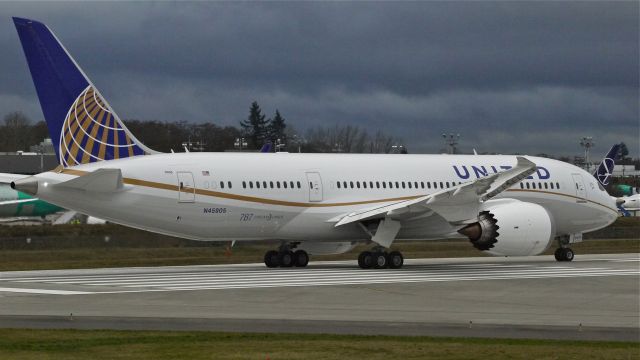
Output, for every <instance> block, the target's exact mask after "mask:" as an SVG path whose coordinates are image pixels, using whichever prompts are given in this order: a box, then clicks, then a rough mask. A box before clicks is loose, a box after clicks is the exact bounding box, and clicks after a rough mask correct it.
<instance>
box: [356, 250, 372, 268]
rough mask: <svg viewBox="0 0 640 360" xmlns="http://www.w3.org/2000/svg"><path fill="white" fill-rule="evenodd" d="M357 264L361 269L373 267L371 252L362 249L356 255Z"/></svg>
mask: <svg viewBox="0 0 640 360" xmlns="http://www.w3.org/2000/svg"><path fill="white" fill-rule="evenodd" d="M358 266H360V268H361V269H371V268H372V267H373V254H372V253H371V251H363V252H361V253H360V255H359V256H358Z"/></svg>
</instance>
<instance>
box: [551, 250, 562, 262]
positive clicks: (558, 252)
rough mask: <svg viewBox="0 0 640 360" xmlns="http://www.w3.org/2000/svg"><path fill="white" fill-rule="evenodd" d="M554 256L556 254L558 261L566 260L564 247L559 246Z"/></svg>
mask: <svg viewBox="0 0 640 360" xmlns="http://www.w3.org/2000/svg"><path fill="white" fill-rule="evenodd" d="M553 256H555V258H556V261H564V249H563V248H557V249H556V252H554V253H553Z"/></svg>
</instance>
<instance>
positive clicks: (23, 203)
mask: <svg viewBox="0 0 640 360" xmlns="http://www.w3.org/2000/svg"><path fill="white" fill-rule="evenodd" d="M0 176H2V174H0ZM60 211H65V210H64V209H63V208H61V207H59V206H56V205H53V204H49V203H48V202H46V201H42V200H40V199H37V198H34V197H31V196H29V195H27V194H25V193H22V192H20V191H16V190H13V189H11V187H10V186H9V184H7V183H4V184H0V219H3V220H5V219H18V220H25V219H27V218H42V217H44V216H47V215H51V214H55V213H57V212H60ZM0 222H1V221H0Z"/></svg>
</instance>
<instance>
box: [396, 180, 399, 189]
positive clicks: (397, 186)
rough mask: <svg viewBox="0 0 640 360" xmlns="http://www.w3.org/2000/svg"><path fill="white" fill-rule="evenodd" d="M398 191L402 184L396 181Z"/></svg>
mask: <svg viewBox="0 0 640 360" xmlns="http://www.w3.org/2000/svg"><path fill="white" fill-rule="evenodd" d="M396 189H400V184H399V183H398V182H397V181H396Z"/></svg>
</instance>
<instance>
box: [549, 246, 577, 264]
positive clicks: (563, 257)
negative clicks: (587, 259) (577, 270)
mask: <svg viewBox="0 0 640 360" xmlns="http://www.w3.org/2000/svg"><path fill="white" fill-rule="evenodd" d="M553 255H554V256H555V257H556V260H557V261H571V260H573V257H574V253H573V250H571V248H568V247H560V248H558V249H557V250H556V252H555V253H554V254H553Z"/></svg>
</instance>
